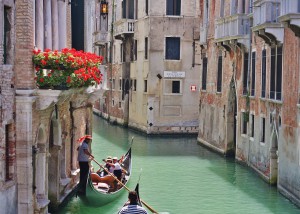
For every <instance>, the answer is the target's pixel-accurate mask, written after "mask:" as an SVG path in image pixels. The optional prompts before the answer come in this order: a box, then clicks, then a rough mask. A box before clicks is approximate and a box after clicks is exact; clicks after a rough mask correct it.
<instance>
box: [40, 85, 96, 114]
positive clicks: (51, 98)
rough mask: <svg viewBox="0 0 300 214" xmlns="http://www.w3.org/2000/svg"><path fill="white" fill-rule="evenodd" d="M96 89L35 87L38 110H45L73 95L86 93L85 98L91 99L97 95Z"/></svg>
mask: <svg viewBox="0 0 300 214" xmlns="http://www.w3.org/2000/svg"><path fill="white" fill-rule="evenodd" d="M97 91H98V90H97V89H95V88H94V87H88V88H74V89H68V90H52V89H37V90H36V91H35V95H36V96H37V97H38V99H37V108H38V110H45V109H47V108H49V107H51V106H53V105H55V104H60V103H63V102H65V101H66V100H68V99H71V98H72V97H73V96H74V95H79V94H81V95H86V96H87V97H86V99H87V100H89V101H90V100H93V99H95V97H97V96H96V95H95V94H97Z"/></svg>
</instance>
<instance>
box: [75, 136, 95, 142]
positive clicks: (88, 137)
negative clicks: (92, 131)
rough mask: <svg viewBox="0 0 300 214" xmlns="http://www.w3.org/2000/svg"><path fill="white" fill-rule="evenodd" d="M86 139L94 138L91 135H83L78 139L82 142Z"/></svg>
mask: <svg viewBox="0 0 300 214" xmlns="http://www.w3.org/2000/svg"><path fill="white" fill-rule="evenodd" d="M85 139H90V140H92V139H93V138H92V136H91V135H84V136H82V137H81V138H79V139H78V140H77V141H78V142H79V143H81V142H82V141H84V140H85Z"/></svg>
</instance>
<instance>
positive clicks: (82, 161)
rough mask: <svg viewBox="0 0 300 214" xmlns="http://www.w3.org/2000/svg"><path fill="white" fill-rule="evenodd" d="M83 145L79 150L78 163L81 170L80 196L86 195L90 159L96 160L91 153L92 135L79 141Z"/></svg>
mask: <svg viewBox="0 0 300 214" xmlns="http://www.w3.org/2000/svg"><path fill="white" fill-rule="evenodd" d="M78 141H79V142H81V145H80V146H79V147H78V148H77V150H78V162H79V168H80V180H79V185H78V186H79V188H78V191H77V193H78V194H79V195H85V193H86V183H87V178H88V174H89V158H90V157H91V158H94V156H93V155H92V154H91V153H90V152H89V145H88V144H89V143H90V142H92V136H91V135H85V136H83V137H81V138H80V139H79V140H78Z"/></svg>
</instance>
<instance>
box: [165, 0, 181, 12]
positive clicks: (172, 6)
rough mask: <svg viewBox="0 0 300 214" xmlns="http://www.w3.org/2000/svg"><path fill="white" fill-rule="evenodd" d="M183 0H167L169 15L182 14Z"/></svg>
mask: <svg viewBox="0 0 300 214" xmlns="http://www.w3.org/2000/svg"><path fill="white" fill-rule="evenodd" d="M180 9H181V0H167V15H169V16H180Z"/></svg>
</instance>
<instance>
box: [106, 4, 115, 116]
mask: <svg viewBox="0 0 300 214" xmlns="http://www.w3.org/2000/svg"><path fill="white" fill-rule="evenodd" d="M111 7H112V12H111V29H110V49H109V52H110V53H109V67H110V69H109V70H110V101H109V105H108V108H107V116H108V118H107V119H108V121H109V120H110V108H112V100H113V94H112V84H113V82H112V78H113V76H112V69H113V66H112V61H113V47H114V22H115V15H114V13H115V0H113V1H112V6H111Z"/></svg>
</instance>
